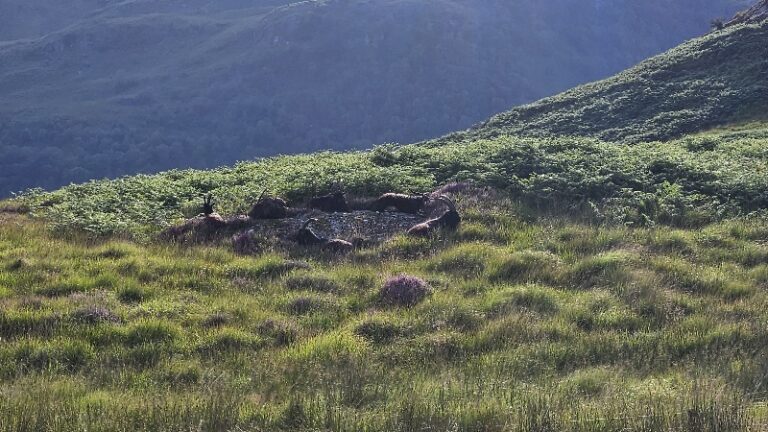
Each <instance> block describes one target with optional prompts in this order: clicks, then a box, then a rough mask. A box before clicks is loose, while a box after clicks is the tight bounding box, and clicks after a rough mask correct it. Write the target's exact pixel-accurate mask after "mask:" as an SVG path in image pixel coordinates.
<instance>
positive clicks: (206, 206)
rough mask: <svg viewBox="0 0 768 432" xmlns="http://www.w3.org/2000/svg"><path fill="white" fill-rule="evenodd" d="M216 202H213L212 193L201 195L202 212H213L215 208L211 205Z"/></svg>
mask: <svg viewBox="0 0 768 432" xmlns="http://www.w3.org/2000/svg"><path fill="white" fill-rule="evenodd" d="M215 205H216V204H215V203H214V202H213V195H211V194H208V195H206V196H204V197H203V214H204V215H206V216H210V215H212V214H213V213H215V210H214V209H213V206H215Z"/></svg>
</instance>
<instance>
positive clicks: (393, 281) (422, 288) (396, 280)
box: [379, 275, 431, 306]
mask: <svg viewBox="0 0 768 432" xmlns="http://www.w3.org/2000/svg"><path fill="white" fill-rule="evenodd" d="M430 292H431V288H430V287H429V285H428V284H427V283H426V282H425V281H424V280H422V279H420V278H418V277H415V276H408V275H399V276H395V277H392V278H389V279H387V281H386V282H385V283H384V286H382V287H381V290H380V291H379V295H380V297H381V300H382V301H384V302H385V303H388V304H393V305H398V306H413V305H415V304H417V303H419V302H420V301H422V300H423V299H424V298H425V297H426V296H427V295H428V294H429V293H430Z"/></svg>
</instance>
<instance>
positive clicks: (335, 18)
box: [0, 0, 741, 196]
mask: <svg viewBox="0 0 768 432" xmlns="http://www.w3.org/2000/svg"><path fill="white" fill-rule="evenodd" d="M16 3H18V2H17V0H14V1H13V2H11V3H9V5H11V10H10V11H8V12H7V13H3V12H5V11H4V10H2V8H3V7H4V6H7V5H6V2H2V4H1V5H0V28H2V27H3V21H2V20H3V19H6V20H14V21H21V20H23V17H24V16H27V15H35V14H34V13H28V14H27V15H24V14H22V13H21V12H18V13H14V10H15V9H13V7H12V5H13V4H16ZM20 3H21V4H20V5H18V6H19V7H22V6H24V5H25V4H27V3H28V2H20ZM280 3H281V2H280V1H266V0H261V1H253V2H250V1H244V0H228V1H221V2H220V1H216V2H212V1H209V0H195V1H192V2H189V1H180V0H174V1H162V2H161V1H147V0H130V1H120V2H115V4H112V5H111V6H108V7H105V8H102V9H99V10H97V11H93V12H92V13H90V14H88V15H87V16H86V17H85V18H83V19H80V20H77V21H74V22H73V23H72V25H69V26H65V27H61V28H60V29H58V31H54V32H52V33H49V34H46V35H45V36H44V37H41V38H37V39H29V40H23V41H13V42H2V43H0V99H2V101H3V103H2V104H0V196H7V195H8V194H9V193H10V192H13V191H18V190H21V189H23V188H26V187H33V186H42V187H47V188H53V187H59V186H61V185H64V184H68V183H69V182H71V181H74V182H81V181H86V180H89V179H92V178H101V177H105V176H108V177H115V176H119V175H123V174H129V173H137V172H157V171H161V170H166V169H171V168H186V167H198V168H204V167H208V168H210V167H215V166H218V165H222V164H231V163H234V162H236V161H238V160H249V159H252V158H254V157H258V156H264V155H272V154H280V153H293V152H309V151H315V150H319V149H327V148H333V149H348V148H363V147H367V146H370V145H372V144H379V143H384V142H414V141H418V140H423V139H428V138H432V137H435V136H439V135H441V134H444V133H447V132H450V131H453V130H457V129H462V128H466V127H469V126H471V125H472V124H473V123H476V122H478V121H481V120H483V119H486V118H488V117H489V116H490V115H492V114H494V113H497V112H500V111H502V110H505V109H508V108H509V107H511V106H515V105H518V104H520V103H525V102H529V101H533V100H536V99H538V98H541V97H544V96H547V95H550V94H554V93H556V92H558V91H563V90H565V89H568V88H571V87H573V86H574V85H577V84H579V83H582V82H587V81H591V80H595V79H599V78H602V77H604V76H607V75H610V74H612V73H615V72H617V71H620V70H622V69H624V68H626V67H628V66H630V65H632V64H635V63H636V62H638V61H640V60H642V59H644V58H647V57H648V56H650V55H653V54H655V53H658V52H660V51H663V50H664V49H668V48H670V47H672V46H674V45H676V44H678V43H680V42H681V41H683V40H686V39H688V38H690V37H693V36H696V35H699V34H702V33H703V32H705V31H706V29H707V24H708V22H709V20H710V19H711V18H712V17H714V16H717V15H724V14H728V13H730V12H733V11H734V10H735V9H737V8H738V5H739V4H740V3H741V2H740V1H736V2H734V0H679V1H675V2H672V3H670V2H669V1H667V0H648V1H643V2H638V1H634V0H617V1H611V2H605V1H597V0H594V1H589V2H587V1H584V0H552V1H550V2H548V3H546V4H544V3H542V2H540V1H536V0H524V1H514V2H510V1H506V0H486V1H482V2H477V1H474V0H431V1H422V0H375V1H364V0H341V1H311V2H296V3H295V4H292V5H290V6H285V7H277V8H271V7H270V6H274V5H279V4H280ZM38 4H50V5H51V7H52V8H54V9H53V10H54V11H55V10H59V9H61V8H66V7H68V4H67V5H65V4H63V3H61V2H60V1H54V0H48V1H47V2H46V1H42V2H41V3H38ZM246 6H250V7H246ZM72 8H73V9H74V8H75V6H72ZM24 10H27V8H26V6H25V7H22V11H24ZM32 12H37V10H33V11H32ZM53 15H55V14H53ZM60 15H61V16H62V17H64V16H66V14H64V13H61V14H60ZM649 17H652V18H649ZM30 20H31V18H30ZM6 27H7V26H6Z"/></svg>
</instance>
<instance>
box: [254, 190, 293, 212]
mask: <svg viewBox="0 0 768 432" xmlns="http://www.w3.org/2000/svg"><path fill="white" fill-rule="evenodd" d="M266 193H267V190H266V189H265V190H264V192H262V193H261V195H260V196H259V199H258V201H256V204H254V205H253V207H251V210H250V211H249V212H248V216H249V217H250V218H251V219H285V218H287V217H288V203H286V202H285V200H283V199H282V198H279V197H274V196H270V195H266Z"/></svg>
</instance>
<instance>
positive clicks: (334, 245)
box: [296, 218, 355, 253]
mask: <svg viewBox="0 0 768 432" xmlns="http://www.w3.org/2000/svg"><path fill="white" fill-rule="evenodd" d="M312 222H318V220H317V219H315V218H311V219H308V220H307V221H306V222H304V225H302V226H301V228H300V229H299V232H298V233H297V234H296V242H297V243H298V244H300V245H302V246H320V248H321V249H323V250H326V251H330V252H335V253H345V252H351V251H352V250H353V249H354V248H355V246H354V245H353V244H352V243H350V242H348V241H346V240H341V239H328V238H325V237H321V236H319V235H317V234H315V232H314V231H312V228H310V227H309V225H310V224H312Z"/></svg>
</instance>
